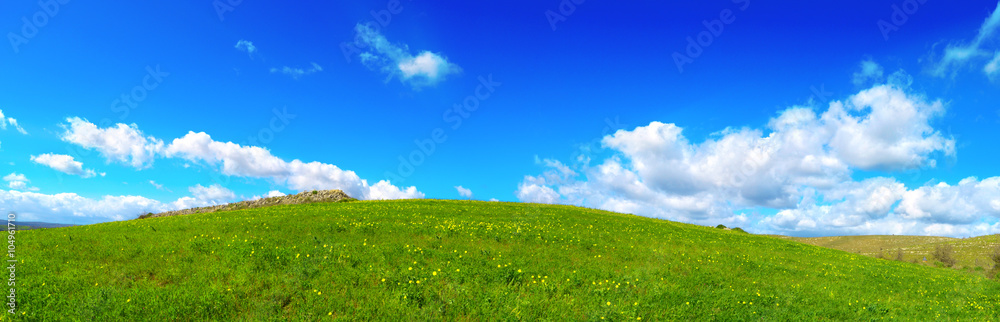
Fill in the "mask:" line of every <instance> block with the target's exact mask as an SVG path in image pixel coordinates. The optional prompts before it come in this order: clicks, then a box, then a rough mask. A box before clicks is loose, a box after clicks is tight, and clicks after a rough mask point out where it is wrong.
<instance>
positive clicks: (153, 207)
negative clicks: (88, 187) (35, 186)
mask: <svg viewBox="0 0 1000 322" xmlns="http://www.w3.org/2000/svg"><path fill="white" fill-rule="evenodd" d="M0 208H5V209H10V210H16V211H17V213H18V219H19V220H24V221H44V222H54V223H67V224H92V223H96V222H103V221H109V220H125V219H132V218H136V217H138V216H139V215H140V214H145V213H148V212H161V211H164V210H165V207H164V206H163V204H162V203H160V202H159V201H156V200H153V199H148V198H145V197H141V196H110V195H109V196H104V197H102V198H99V199H91V198H86V197H83V196H80V195H77V194H75V193H59V194H52V195H50V194H41V193H36V192H22V191H14V190H0Z"/></svg>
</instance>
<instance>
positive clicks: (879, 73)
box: [853, 60, 885, 86]
mask: <svg viewBox="0 0 1000 322" xmlns="http://www.w3.org/2000/svg"><path fill="white" fill-rule="evenodd" d="M884 73H885V72H884V71H883V69H882V66H881V65H879V64H878V63H876V62H874V61H872V60H865V61H862V62H861V66H860V70H858V71H856V72H854V77H853V82H854V85H857V86H865V85H870V84H872V83H875V82H879V81H881V80H882V77H883V75H884Z"/></svg>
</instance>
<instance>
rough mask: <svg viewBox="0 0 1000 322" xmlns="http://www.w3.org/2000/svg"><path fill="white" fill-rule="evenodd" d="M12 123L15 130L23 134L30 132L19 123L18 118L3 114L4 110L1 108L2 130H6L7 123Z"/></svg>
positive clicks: (0, 128)
mask: <svg viewBox="0 0 1000 322" xmlns="http://www.w3.org/2000/svg"><path fill="white" fill-rule="evenodd" d="M8 124H9V125H10V126H11V127H12V128H13V129H14V130H16V131H18V132H20V133H21V134H28V131H25V130H24V128H21V125H18V124H17V120H16V119H14V118H13V117H6V116H4V115H3V110H0V130H6V129H7V125H8Z"/></svg>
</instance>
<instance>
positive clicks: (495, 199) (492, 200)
mask: <svg viewBox="0 0 1000 322" xmlns="http://www.w3.org/2000/svg"><path fill="white" fill-rule="evenodd" d="M497 201H500V199H497V198H490V202H497Z"/></svg>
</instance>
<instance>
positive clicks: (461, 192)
mask: <svg viewBox="0 0 1000 322" xmlns="http://www.w3.org/2000/svg"><path fill="white" fill-rule="evenodd" d="M455 190H458V195H459V196H462V198H472V190H469V189H466V188H465V187H462V186H455Z"/></svg>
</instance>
